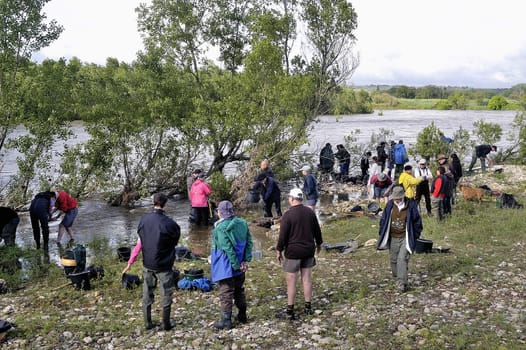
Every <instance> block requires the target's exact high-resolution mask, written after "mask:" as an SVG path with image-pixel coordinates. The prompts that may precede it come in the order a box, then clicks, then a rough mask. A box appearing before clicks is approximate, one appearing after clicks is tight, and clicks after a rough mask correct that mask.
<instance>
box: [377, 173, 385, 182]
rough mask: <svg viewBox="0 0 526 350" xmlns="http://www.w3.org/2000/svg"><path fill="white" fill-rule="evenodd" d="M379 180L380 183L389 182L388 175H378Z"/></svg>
mask: <svg viewBox="0 0 526 350" xmlns="http://www.w3.org/2000/svg"><path fill="white" fill-rule="evenodd" d="M377 178H378V181H382V182H383V181H385V180H387V175H385V174H384V173H380V174H378V176H377Z"/></svg>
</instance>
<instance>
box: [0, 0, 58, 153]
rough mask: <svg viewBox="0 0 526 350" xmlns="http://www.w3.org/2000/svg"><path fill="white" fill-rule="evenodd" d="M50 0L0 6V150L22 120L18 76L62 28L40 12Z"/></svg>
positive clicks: (9, 0)
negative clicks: (36, 52) (0, 37)
mask: <svg viewBox="0 0 526 350" xmlns="http://www.w3.org/2000/svg"><path fill="white" fill-rule="evenodd" d="M49 1H50V0H3V1H2V2H0V18H2V20H1V21H0V33H2V39H1V40H0V150H2V149H3V147H4V143H5V141H6V139H7V135H8V133H9V131H11V130H12V129H13V128H14V127H15V126H17V124H18V122H19V121H20V119H23V118H21V117H22V116H23V108H21V107H23V105H22V104H21V103H20V100H21V97H22V96H23V92H21V91H20V90H19V89H20V78H19V74H20V72H21V71H22V70H23V68H24V67H26V66H27V65H28V64H29V59H30V57H31V54H32V53H33V52H35V51H38V50H39V49H41V48H43V47H46V46H48V45H49V44H50V43H51V42H53V41H54V40H56V39H57V38H58V37H59V35H60V33H61V32H62V30H63V28H62V27H61V26H59V25H58V24H57V22H56V21H55V20H51V21H45V19H46V15H45V13H44V12H42V10H43V8H44V6H45V5H46V4H47V3H48V2H49Z"/></svg>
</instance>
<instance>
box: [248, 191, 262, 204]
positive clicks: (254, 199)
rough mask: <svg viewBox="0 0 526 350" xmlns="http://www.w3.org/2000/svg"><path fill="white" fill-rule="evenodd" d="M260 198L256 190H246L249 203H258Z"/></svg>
mask: <svg viewBox="0 0 526 350" xmlns="http://www.w3.org/2000/svg"><path fill="white" fill-rule="evenodd" d="M260 199H261V197H260V193H259V192H258V191H255V190H252V191H250V192H248V195H247V200H248V202H249V203H258V202H259V200H260Z"/></svg>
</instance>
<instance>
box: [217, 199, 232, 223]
mask: <svg viewBox="0 0 526 350" xmlns="http://www.w3.org/2000/svg"><path fill="white" fill-rule="evenodd" d="M217 211H218V212H219V215H221V217H222V218H223V219H229V218H231V217H233V216H235V215H236V214H234V205H233V204H232V202H230V201H221V202H219V205H218V206H217Z"/></svg>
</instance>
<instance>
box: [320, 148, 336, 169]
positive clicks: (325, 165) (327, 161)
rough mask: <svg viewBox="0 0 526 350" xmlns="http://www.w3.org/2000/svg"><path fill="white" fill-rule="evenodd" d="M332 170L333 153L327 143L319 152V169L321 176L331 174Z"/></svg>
mask: <svg viewBox="0 0 526 350" xmlns="http://www.w3.org/2000/svg"><path fill="white" fill-rule="evenodd" d="M333 168H334V153H333V151H332V146H331V144H330V143H327V144H326V145H325V147H323V148H322V150H321V152H320V169H321V172H322V174H331V173H332V171H333Z"/></svg>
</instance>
